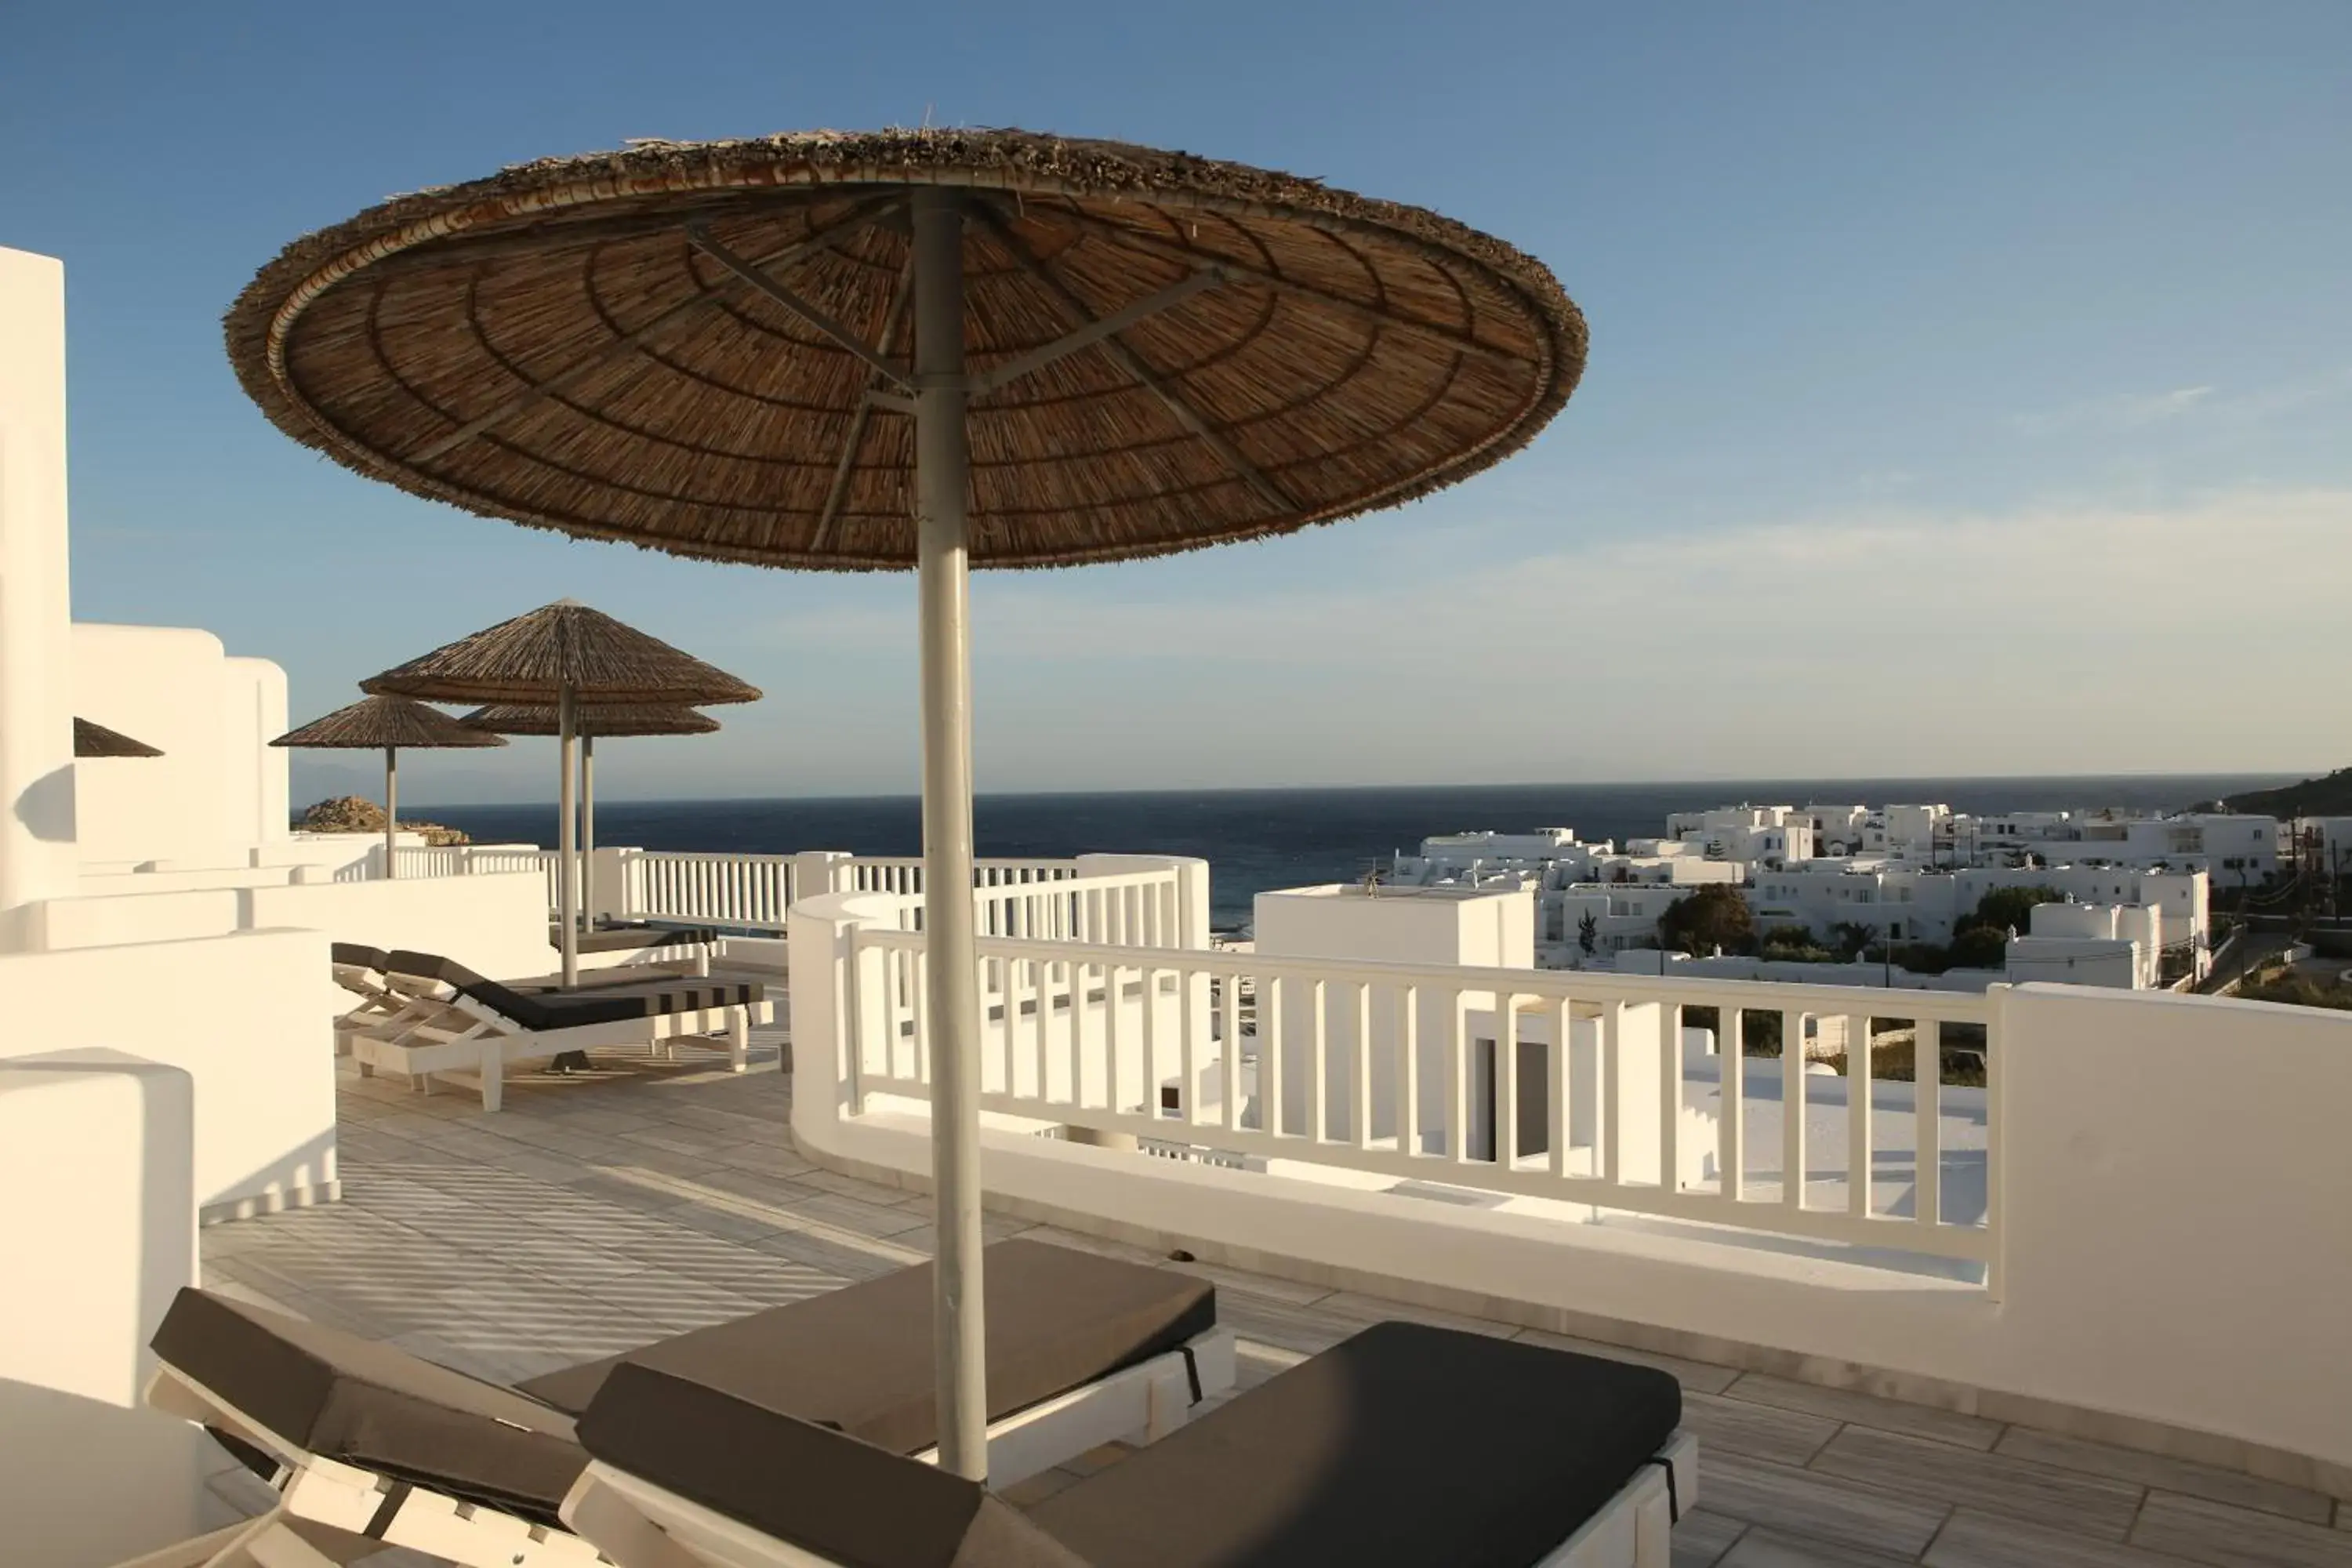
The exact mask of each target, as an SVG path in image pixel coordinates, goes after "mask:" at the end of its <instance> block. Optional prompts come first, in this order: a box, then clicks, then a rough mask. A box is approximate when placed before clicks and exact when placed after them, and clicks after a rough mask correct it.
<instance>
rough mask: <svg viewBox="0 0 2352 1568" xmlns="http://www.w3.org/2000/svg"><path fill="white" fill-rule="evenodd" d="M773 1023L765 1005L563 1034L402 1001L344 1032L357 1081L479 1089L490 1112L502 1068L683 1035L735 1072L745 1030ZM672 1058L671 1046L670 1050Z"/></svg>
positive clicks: (469, 1007) (649, 1045)
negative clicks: (708, 1042)
mask: <svg viewBox="0 0 2352 1568" xmlns="http://www.w3.org/2000/svg"><path fill="white" fill-rule="evenodd" d="M774 1016H775V1004H774V1003H773V1002H771V1001H768V1000H766V999H764V998H763V999H761V1000H760V1001H758V1002H752V1003H748V1004H746V1003H738V1004H733V1005H728V1006H724V1007H696V1008H691V1009H688V1011H686V1012H682V1013H661V1014H656V1015H654V1016H649V1017H638V1018H617V1019H614V1021H613V1022H611V1023H609V1024H582V1025H579V1026H575V1027H572V1028H569V1029H536V1030H534V1029H526V1028H524V1027H523V1026H521V1025H520V1024H518V1023H516V1022H515V1021H514V1020H513V1019H511V1018H509V1017H507V1016H504V1015H503V1014H500V1013H498V1012H496V1011H494V1010H492V1009H491V1008H488V1007H486V1006H484V1005H482V1004H480V1003H479V1002H477V1001H475V1000H474V999H473V998H472V997H470V996H457V995H450V996H434V995H428V994H424V993H422V992H421V991H412V992H410V993H408V994H407V1004H406V1005H405V1006H404V1007H403V1008H402V1010H401V1011H400V1013H399V1014H398V1015H397V1016H394V1017H391V1018H387V1019H385V1020H383V1022H382V1023H379V1024H374V1025H372V1026H368V1027H365V1028H360V1029H353V1030H351V1031H349V1033H348V1034H347V1036H346V1038H347V1039H348V1040H349V1042H350V1054H351V1056H352V1059H353V1060H355V1061H356V1062H358V1064H359V1069H360V1073H361V1076H362V1077H371V1076H373V1074H375V1073H376V1072H378V1071H388V1072H395V1073H398V1074H400V1075H402V1076H403V1077H404V1078H406V1079H409V1080H410V1081H411V1082H412V1083H414V1084H415V1086H416V1087H417V1088H418V1089H422V1090H424V1091H425V1092H426V1093H430V1092H431V1091H432V1079H433V1078H434V1077H435V1076H436V1075H437V1076H440V1077H444V1078H451V1079H457V1080H458V1081H460V1082H464V1083H467V1084H468V1086H471V1085H473V1084H476V1083H478V1085H479V1086H480V1089H481V1095H482V1109H483V1110H498V1109H499V1106H500V1104H501V1103H502V1102H503V1101H504V1099H505V1077H506V1068H507V1067H508V1065H509V1063H521V1062H530V1061H544V1060H546V1059H547V1058H550V1057H553V1056H556V1055H558V1054H560V1053H562V1052H564V1051H584V1050H593V1049H600V1048H611V1047H642V1048H643V1049H645V1050H646V1051H647V1052H648V1053H651V1052H654V1051H655V1050H656V1049H657V1048H658V1047H662V1046H664V1044H665V1043H666V1042H674V1041H676V1040H678V1039H681V1038H684V1037H688V1036H690V1035H715V1034H719V1033H720V1032H722V1031H723V1032H724V1033H725V1034H726V1036H727V1065H728V1066H729V1067H730V1068H731V1069H733V1070H734V1071H736V1072H741V1071H743V1070H744V1068H747V1067H748V1066H749V1065H750V1064H751V1026H752V1025H753V1024H755V1023H758V1024H765V1023H767V1022H769V1021H770V1020H771V1019H772V1018H773V1017H774ZM670 1049H671V1052H672V1054H675V1049H676V1047H675V1046H674V1045H672V1046H671V1047H670Z"/></svg>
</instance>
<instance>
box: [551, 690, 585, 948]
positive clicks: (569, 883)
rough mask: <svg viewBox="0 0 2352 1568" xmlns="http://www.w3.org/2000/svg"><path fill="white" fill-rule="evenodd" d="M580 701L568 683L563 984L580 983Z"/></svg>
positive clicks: (560, 874) (562, 740)
mask: <svg viewBox="0 0 2352 1568" xmlns="http://www.w3.org/2000/svg"><path fill="white" fill-rule="evenodd" d="M579 701H580V700H579V699H578V698H577V697H575V696H573V695H572V688H571V687H570V686H568V685H567V686H565V687H564V688H563V689H562V694H561V696H559V697H558V699H557V700H556V704H555V710H556V718H555V732H556V735H557V736H558V738H559V739H558V746H559V750H560V753H561V760H560V763H559V772H560V773H562V779H561V781H560V782H559V783H558V784H557V785H556V792H555V793H556V806H555V809H556V813H557V815H558V816H561V817H562V821H561V822H560V823H559V824H557V826H556V829H555V919H556V925H555V931H556V941H557V942H558V943H559V944H560V946H561V947H562V952H563V984H565V985H567V986H571V985H576V984H579V983H580V928H579V927H578V926H577V925H575V924H574V923H573V921H572V913H573V911H574V910H577V909H578V908H579V907H580V904H579V898H580V894H579V890H578V889H577V888H576V887H575V886H574V882H573V879H574V878H575V877H576V876H577V875H578V874H579V870H580V867H579V865H578V863H577V862H576V861H575V860H574V858H573V856H574V854H575V853H576V852H577V850H578V848H579V827H580V824H579V821H578V819H577V816H576V815H575V808H576V805H577V803H576V802H575V801H574V800H573V799H572V785H573V784H574V782H575V781H576V779H577V776H578V762H579V759H578V758H577V756H576V755H574V752H573V748H574V747H576V746H577V745H578V744H579V742H578V741H577V740H576V739H575V738H574V736H573V733H572V731H574V730H575V729H577V728H578V726H579V721H580V708H579Z"/></svg>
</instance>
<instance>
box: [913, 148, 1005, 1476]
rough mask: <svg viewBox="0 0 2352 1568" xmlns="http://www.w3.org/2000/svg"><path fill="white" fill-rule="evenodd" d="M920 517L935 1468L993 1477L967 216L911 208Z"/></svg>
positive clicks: (933, 193)
mask: <svg viewBox="0 0 2352 1568" xmlns="http://www.w3.org/2000/svg"><path fill="white" fill-rule="evenodd" d="M913 209H914V246H915V365H914V370H915V388H916V390H915V510H916V512H917V515H918V518H919V522H918V531H919V539H918V542H917V558H918V562H919V566H920V569H921V585H920V600H921V617H922V688H923V931H924V942H925V946H926V948H927V949H928V952H929V965H928V969H927V984H926V988H925V993H924V995H925V1001H926V1003H927V1005H928V1011H929V1016H930V1033H931V1176H932V1181H933V1184H934V1188H935V1191H936V1192H937V1194H938V1197H939V1261H938V1263H937V1266H936V1268H935V1281H936V1286H937V1299H936V1306H935V1310H934V1312H933V1321H934V1333H935V1343H934V1351H935V1354H936V1361H935V1364H936V1366H937V1369H938V1378H939V1384H938V1397H939V1427H940V1468H942V1469H945V1470H948V1471H950V1472H952V1473H953V1474H956V1475H960V1476H964V1477H968V1478H970V1479H973V1480H984V1479H987V1476H988V1392H987V1366H986V1361H985V1336H984V1334H983V1332H982V1316H981V1311H982V1295H981V1279H980V1247H981V1237H980V996H979V991H978V985H977V981H976V977H975V972H976V969H977V960H976V958H975V956H974V953H973V947H972V940H973V938H972V925H973V920H972V886H971V884H972V873H971V626H970V624H969V614H970V609H971V552H970V531H969V525H968V521H967V520H966V518H965V515H964V487H965V479H966V467H967V462H968V458H969V448H968V445H967V437H966V432H965V429H964V401H965V397H966V394H967V385H966V382H965V379H964V363H963V213H962V210H961V207H959V206H958V205H957V197H956V196H955V195H954V194H953V193H951V192H948V191H943V190H919V191H917V192H916V193H915V194H914V197H913Z"/></svg>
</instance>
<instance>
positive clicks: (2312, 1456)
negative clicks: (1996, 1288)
mask: <svg viewBox="0 0 2352 1568" xmlns="http://www.w3.org/2000/svg"><path fill="white" fill-rule="evenodd" d="M822 903H824V900H819V901H817V902H814V903H804V904H803V905H800V906H798V907H796V908H795V910H794V911H793V931H792V941H793V997H792V1008H793V1034H794V1037H795V1040H796V1042H797V1044H798V1047H799V1048H798V1049H797V1051H796V1055H795V1060H796V1065H797V1068H798V1069H799V1070H800V1071H801V1073H802V1074H803V1081H802V1084H801V1087H800V1089H799V1091H798V1092H796V1094H795V1095H794V1103H793V1131H794V1135H795V1138H796V1140H797V1141H798V1143H799V1146H800V1147H801V1149H802V1150H803V1152H809V1153H812V1154H814V1155H815V1156H816V1157H819V1158H821V1159H832V1160H835V1161H836V1162H846V1163H854V1164H856V1165H858V1166H861V1167H870V1168H873V1169H877V1170H881V1171H887V1172H897V1173H904V1174H905V1175H906V1176H907V1177H908V1179H910V1180H915V1181H919V1180H920V1179H921V1177H922V1175H923V1173H927V1172H928V1171H929V1134H928V1125H927V1123H926V1122H924V1121H922V1120H921V1119H920V1118H919V1116H907V1115H903V1114H900V1113H898V1112H897V1111H894V1110H887V1109H886V1110H883V1111H881V1112H879V1113H877V1114H869V1115H866V1116H863V1117H860V1116H853V1115H848V1114H845V1110H846V1107H847V1104H848V1100H847V1099H846V1096H845V1091H843V1090H842V1089H839V1088H837V1087H836V1088H835V1089H834V1090H833V1091H832V1092H828V1091H827V1089H828V1086H827V1084H826V1083H825V1080H824V1077H823V1075H824V1072H825V1071H826V1070H827V1068H828V1066H829V1065H830V1067H831V1068H832V1070H833V1071H834V1072H835V1074H836V1075H839V1076H837V1077H836V1079H835V1083H836V1085H838V1084H840V1083H844V1082H845V1071H846V1066H847V1064H846V1059H845V1045H846V1037H845V1035H844V1034H843V1033H842V1029H843V1025H844V1015H843V1014H842V1012H841V1010H840V1005H839V1001H838V999H837V998H836V997H835V996H834V994H833V991H834V988H835V976H836V974H837V973H838V970H839V963H840V958H839V955H840V952H841V944H840V942H839V936H838V928H837V927H836V926H835V924H834V921H835V919H837V918H839V917H838V914H834V913H828V912H826V911H824V910H820V908H819V905H820V904H822ZM840 913H846V914H852V915H854V911H850V910H843V911H840ZM820 917H822V918H820ZM1994 996H1995V998H1996V1001H1995V1005H1996V1007H1997V1009H1998V1011H1997V1014H1996V1019H1995V1027H1996V1029H1997V1031H1998V1037H1999V1041H2000V1044H1999V1049H2000V1060H2001V1063H2002V1068H2001V1072H2002V1085H2001V1088H2000V1093H1999V1100H2000V1106H1999V1109H1998V1110H1997V1111H1996V1114H1997V1115H1998V1116H1999V1117H2000V1119H2001V1130H2000V1135H1999V1143H1998V1148H1999V1150H2000V1156H1999V1158H2000V1167H1999V1169H2000V1191H2001V1196H2000V1201H1999V1208H1998V1218H1997V1224H1998V1225H1999V1226H2000V1230H2001V1241H2000V1255H2001V1258H2002V1260H2003V1267H2002V1289H2001V1292H2000V1297H1999V1299H1995V1298H1994V1297H1993V1296H1991V1295H1989V1294H1988V1293H1987V1291H1986V1290H1985V1289H1982V1288H1981V1287H1979V1286H1978V1285H1975V1284H1972V1283H1969V1282H1967V1281H1965V1280H1959V1279H1946V1278H1939V1277H1937V1276H1935V1275H1932V1274H1916V1273H1910V1272H1895V1271H1892V1270H1888V1269H1884V1268H1871V1267H1863V1266H1858V1265H1856V1264H1854V1263H1850V1262H1846V1261H1843V1260H1839V1259H1836V1258H1829V1257H1823V1256H1808V1255H1807V1254H1806V1252H1805V1250H1804V1249H1802V1248H1797V1249H1788V1250H1784V1249H1782V1248H1780V1247H1773V1246H1770V1245H1765V1246H1748V1245H1733V1244H1727V1243H1726V1242H1723V1241H1710V1240H1706V1239H1702V1238H1701V1237H1697V1236H1675V1235H1668V1234H1663V1233H1661V1232H1660V1231H1659V1230H1658V1229H1657V1228H1656V1227H1650V1226H1589V1225H1573V1224H1562V1223H1559V1222H1557V1221H1551V1220H1547V1219H1542V1218H1538V1217H1536V1216H1533V1215H1518V1214H1512V1213H1507V1212H1497V1211H1494V1210H1486V1209H1479V1208H1474V1207H1463V1206H1457V1205H1436V1204H1431V1203H1428V1202H1426V1201H1423V1200H1420V1199H1417V1198H1412V1197H1406V1196H1398V1195H1394V1194H1386V1193H1376V1192H1362V1191H1352V1190H1349V1189H1347V1188H1345V1187H1342V1186H1338V1185H1334V1184H1325V1183H1310V1182H1303V1181H1291V1180H1285V1179H1282V1178H1280V1177H1276V1176H1273V1175H1268V1174H1265V1173H1253V1172H1244V1171H1233V1170H1226V1169H1221V1168H1216V1167H1213V1166H1207V1165H1200V1164H1191V1163H1181V1162H1174V1161H1164V1160H1152V1159H1144V1158H1139V1157H1136V1156H1134V1155H1131V1154H1125V1153H1120V1152H1114V1151H1108V1150H1104V1149H1098V1148H1092V1147H1087V1146H1085V1145H1082V1144H1072V1143H1065V1142H1058V1141H1048V1140H1040V1139H1037V1138H1034V1137H1029V1136H1023V1135H1020V1134H1018V1133H1010V1132H1007V1133H999V1132H983V1137H982V1142H983V1145H984V1149H983V1172H984V1177H985V1180H986V1182H987V1184H988V1187H989V1189H990V1191H991V1192H992V1194H998V1195H999V1198H1000V1200H1001V1201H1006V1202H1008V1203H1010V1204H1011V1205H1014V1206H1016V1207H1018V1208H1020V1209H1021V1210H1022V1211H1023V1212H1027V1213H1031V1214H1034V1215H1039V1216H1040V1217H1055V1218H1059V1219H1062V1220H1063V1221H1064V1222H1065V1223H1087V1224H1092V1225H1096V1226H1099V1227H1100V1228H1102V1229H1104V1230H1106V1231H1107V1232H1108V1233H1109V1234H1114V1235H1118V1236H1122V1237H1128V1238H1129V1239H1132V1240H1136V1241H1138V1242H1139V1243H1141V1244H1144V1245H1150V1246H1155V1247H1165V1246H1188V1247H1195V1248H1196V1249H1199V1248H1203V1247H1205V1248H1207V1249H1208V1250H1207V1251H1206V1252H1204V1253H1203V1256H1212V1255H1213V1256H1214V1257H1216V1258H1223V1259H1226V1260H1229V1261H1233V1262H1235V1263H1237V1264H1240V1265H1242V1266H1244V1267H1255V1268H1273V1269H1274V1270H1275V1271H1276V1272H1295V1273H1298V1274H1299V1275H1300V1277H1302V1278H1307V1279H1317V1280H1319V1281H1321V1282H1324V1283H1326V1284H1333V1285H1338V1286H1339V1287H1340V1288H1344V1289H1370V1290H1380V1291H1382V1292H1384V1293H1387V1294H1392V1295H1400V1296H1402V1297H1404V1298H1406V1299H1408V1300H1426V1301H1428V1302H1430V1304H1432V1305H1440V1306H1443V1305H1446V1304H1448V1303H1455V1304H1458V1305H1462V1304H1466V1305H1464V1310H1478V1311H1482V1312H1485V1313H1486V1314H1488V1315H1500V1316H1506V1317H1511V1318H1514V1319H1516V1320H1517V1321H1527V1322H1530V1323H1534V1324H1536V1325H1538V1326H1549V1327H1554V1328H1559V1329H1563V1330H1565V1331H1570V1332H1601V1333H1603V1335H1604V1337H1607V1336H1609V1335H1619V1336H1622V1337H1628V1342H1634V1343H1649V1344H1653V1345H1654V1348H1658V1349H1661V1350H1676V1349H1680V1350H1682V1351H1684V1352H1685V1353H1715V1352H1719V1353H1720V1354H1721V1355H1722V1356H1723V1357H1724V1358H1725V1359H1743V1358H1744V1359H1747V1360H1748V1363H1749V1364H1759V1365H1766V1366H1769V1367H1770V1368H1772V1369H1774V1370H1779V1371H1783V1372H1788V1373H1794V1374H1797V1375H1801V1376H1811V1377H1816V1378H1818V1379H1821V1380H1824V1381H1829V1382H1832V1383H1844V1384H1850V1385H1859V1386H1863V1387H1865V1388H1874V1389H1879V1390H1883V1391H1885V1392H1888V1393H1892V1394H1896V1395H1898V1396H1909V1397H1925V1398H1931V1399H1935V1400H1937V1401H1941V1402H1947V1403H1952V1404H1955V1405H1957V1407H1960V1408H1973V1409H1978V1410H1981V1411H1984V1412H1986V1413H1988V1414H1998V1415H2000V1418H2002V1419H2019V1420H2032V1421H2033V1422H2035V1423H2036V1424H2038V1425H2044V1426H2050V1425H2063V1426H2065V1427H2067V1428H2068V1429H2071V1430H2074V1431H2076V1432H2078V1433H2081V1434H2083V1435H2085V1436H2094V1437H2097V1438H2099V1439H2101V1440H2105V1441H2114V1440H2117V1439H2118V1437H2120V1436H2128V1435H2129V1434H2133V1433H2137V1432H2140V1431H2144V1430H2146V1429H2145V1428H2143V1427H2136V1426H2132V1425H2131V1424H2132V1423H2156V1424H2158V1425H2159V1426H2161V1427H2163V1428H2166V1429H2168V1432H2169V1434H2170V1435H2169V1436H2166V1437H2164V1438H2163V1441H2165V1442H2166V1443H2168V1444H2170V1445H2173V1447H2174V1449H2175V1451H2184V1450H2182V1448H2181V1447H2180V1446H2181V1445H2184V1444H2185V1445H2186V1446H2187V1447H2186V1449H2185V1452H2186V1453H2187V1454H2189V1455H2190V1456H2192V1457H2193V1456H2199V1455H2201V1456H2205V1457H2208V1458H2212V1459H2214V1460H2215V1461H2216V1462H2222V1463H2230V1464H2241V1465H2249V1466H2256V1467H2259V1468H2260V1469H2261V1472H2262V1473H2266V1474H2272V1475H2274V1476H2279V1477H2281V1478H2282V1479H2297V1478H2300V1480H2299V1484H2304V1485H2329V1486H2340V1485H2341V1484H2343V1483H2344V1482H2345V1481H2346V1480H2347V1479H2352V1424H2347V1423H2346V1421H2345V1420H2344V1417H2343V1413H2344V1411H2346V1410H2347V1409H2352V1358H2347V1356H2346V1355H2345V1354H2344V1353H2343V1329H2342V1319H2343V1303H2344V1302H2345V1301H2346V1300H2352V1228H2347V1221H2346V1218H2345V1215H2344V1210H2343V1194H2345V1193H2346V1192H2347V1191H2352V1142H2347V1140H2345V1139H2343V1138H2342V1137H2341V1136H2340V1135H2339V1131H2340V1129H2339V1128H2338V1125H2337V1123H2338V1122H2339V1121H2340V1120H2341V1110H2340V1108H2341V1106H2342V1105H2343V1104H2345V1103H2346V1102H2347V1100H2352V1016H2347V1015H2344V1014H2340V1013H2332V1012H2326V1011H2324V1010H2319V1009H2298V1008H2286V1007H2275V1006H2269V1005H2262V1004H2256V1003H2243V1002H2236V1001H2231V1000H2224V999H2212V998H2200V997H2181V996H2176V995H2173V994H2168V993H2147V992H2137V993H2134V992H2113V991H2097V990H2089V989H2084V988H2081V987H2074V986H2053V985H2029V986H2022V987H2018V988H2014V989H2010V990H2006V991H2001V992H1996V993H1994ZM1740 1347H1754V1348H1755V1350H1754V1353H1753V1354H1751V1353H1750V1352H1748V1350H1745V1349H1741V1348H1740ZM1759 1358H1760V1359H1759ZM2151 1440H2153V1439H2151ZM2313 1461H2316V1468H2314V1467H2313V1464H2312V1462H2313Z"/></svg>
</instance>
